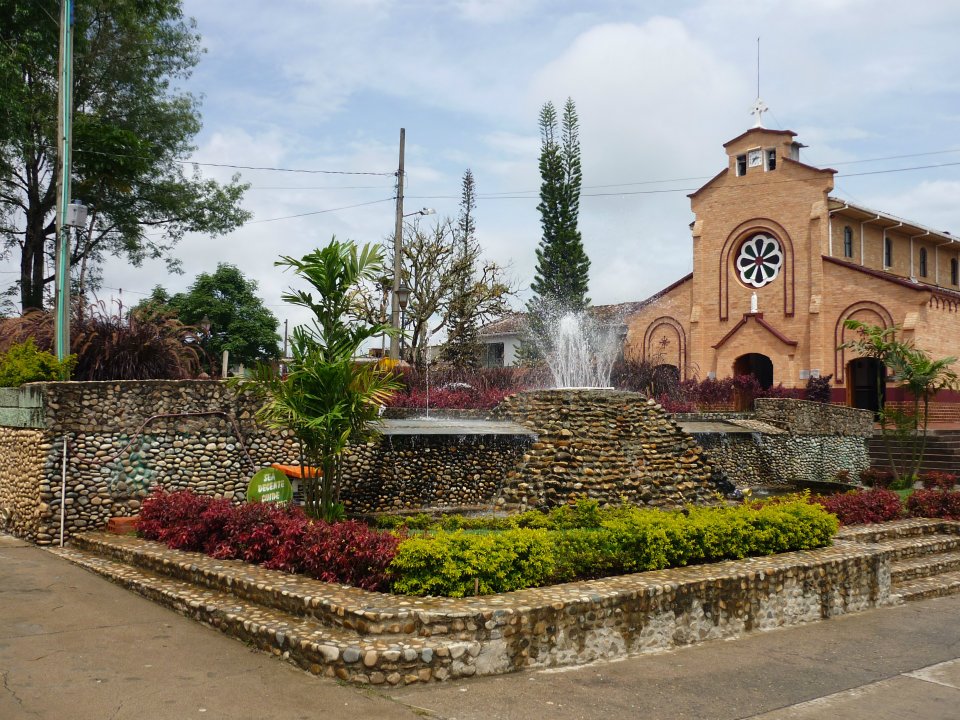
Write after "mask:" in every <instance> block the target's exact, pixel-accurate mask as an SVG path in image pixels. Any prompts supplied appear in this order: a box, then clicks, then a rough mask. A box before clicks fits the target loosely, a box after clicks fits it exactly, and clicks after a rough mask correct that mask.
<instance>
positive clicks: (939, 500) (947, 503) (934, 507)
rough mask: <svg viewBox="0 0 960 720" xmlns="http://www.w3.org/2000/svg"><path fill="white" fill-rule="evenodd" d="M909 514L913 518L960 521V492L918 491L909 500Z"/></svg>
mask: <svg viewBox="0 0 960 720" xmlns="http://www.w3.org/2000/svg"><path fill="white" fill-rule="evenodd" d="M907 512H909V513H910V515H911V516H913V517H925V518H942V519H943V520H960V492H948V491H946V490H926V489H925V490H917V491H916V492H915V493H913V494H912V495H911V496H910V497H908V498H907Z"/></svg>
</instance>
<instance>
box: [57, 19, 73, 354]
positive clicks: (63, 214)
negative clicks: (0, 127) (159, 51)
mask: <svg viewBox="0 0 960 720" xmlns="http://www.w3.org/2000/svg"><path fill="white" fill-rule="evenodd" d="M59 86H60V87H59V89H60V92H59V98H58V99H59V109H58V113H57V115H58V122H57V129H58V133H57V160H58V162H57V166H58V167H57V171H58V172H57V195H58V202H57V216H56V227H57V249H56V254H55V262H56V296H55V298H54V299H55V310H56V316H55V325H54V345H55V347H56V351H57V359H58V360H63V359H64V358H66V357H67V355H69V354H70V225H69V218H68V217H67V213H68V212H70V178H71V174H72V173H71V156H70V154H71V149H72V148H71V145H72V127H71V125H72V120H73V0H61V3H60V80H59Z"/></svg>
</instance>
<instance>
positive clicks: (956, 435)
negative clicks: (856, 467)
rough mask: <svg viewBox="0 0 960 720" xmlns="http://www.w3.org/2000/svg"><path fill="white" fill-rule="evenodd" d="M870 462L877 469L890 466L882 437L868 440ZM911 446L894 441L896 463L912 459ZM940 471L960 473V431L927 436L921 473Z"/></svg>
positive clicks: (937, 432) (948, 431)
mask: <svg viewBox="0 0 960 720" xmlns="http://www.w3.org/2000/svg"><path fill="white" fill-rule="evenodd" d="M867 447H868V450H869V453H870V462H871V464H872V465H874V466H875V467H880V468H885V467H887V466H888V465H889V459H888V458H887V446H886V443H885V442H884V440H883V438H882V436H880V435H874V436H872V437H871V438H870V439H869V440H868V445H867ZM910 448H911V445H910V444H907V443H899V442H897V441H896V440H893V441H892V442H891V445H890V450H891V454H892V456H893V459H894V461H895V462H898V463H903V462H905V461H907V460H909V459H910V455H911V450H910ZM930 470H938V471H941V472H954V473H956V472H960V431H956V430H938V431H931V432H930V434H929V435H928V436H927V447H926V450H925V451H924V454H923V462H922V463H921V465H920V471H921V472H927V471H930Z"/></svg>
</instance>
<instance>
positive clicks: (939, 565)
mask: <svg viewBox="0 0 960 720" xmlns="http://www.w3.org/2000/svg"><path fill="white" fill-rule="evenodd" d="M958 570H960V552H946V553H940V554H938V555H922V556H920V557H915V558H910V559H909V560H895V561H893V562H892V563H891V565H890V579H891V581H892V582H893V583H896V584H906V583H908V582H911V581H913V580H919V579H921V578H928V577H931V576H933V575H943V574H946V573H952V572H955V571H958Z"/></svg>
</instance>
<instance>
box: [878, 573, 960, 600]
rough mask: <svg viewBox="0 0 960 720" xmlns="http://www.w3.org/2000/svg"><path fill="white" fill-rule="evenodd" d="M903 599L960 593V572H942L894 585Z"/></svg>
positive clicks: (895, 590) (921, 598)
mask: <svg viewBox="0 0 960 720" xmlns="http://www.w3.org/2000/svg"><path fill="white" fill-rule="evenodd" d="M894 592H896V593H897V594H898V595H899V596H900V598H901V599H902V600H905V601H910V600H926V599H927V598H934V597H943V596H944V595H956V594H957V593H960V572H949V573H942V574H940V575H934V576H931V577H925V578H920V579H917V580H911V581H909V582H905V583H902V584H898V585H896V586H895V587H894Z"/></svg>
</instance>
